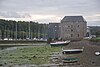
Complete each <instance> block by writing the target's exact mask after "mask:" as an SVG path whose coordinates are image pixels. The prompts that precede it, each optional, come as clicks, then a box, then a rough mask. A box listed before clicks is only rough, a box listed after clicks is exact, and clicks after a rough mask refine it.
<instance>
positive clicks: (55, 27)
mask: <svg viewBox="0 0 100 67" xmlns="http://www.w3.org/2000/svg"><path fill="white" fill-rule="evenodd" d="M47 34H48V35H47V37H48V38H52V39H55V38H60V23H49V25H48V33H47Z"/></svg>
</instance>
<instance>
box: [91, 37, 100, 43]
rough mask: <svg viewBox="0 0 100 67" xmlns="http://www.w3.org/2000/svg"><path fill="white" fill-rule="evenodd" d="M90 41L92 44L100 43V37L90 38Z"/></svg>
mask: <svg viewBox="0 0 100 67" xmlns="http://www.w3.org/2000/svg"><path fill="white" fill-rule="evenodd" d="M90 41H93V42H100V37H96V38H92V39H90Z"/></svg>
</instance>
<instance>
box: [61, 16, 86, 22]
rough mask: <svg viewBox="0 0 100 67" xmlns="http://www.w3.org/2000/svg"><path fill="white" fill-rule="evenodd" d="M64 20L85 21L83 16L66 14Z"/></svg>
mask: <svg viewBox="0 0 100 67" xmlns="http://www.w3.org/2000/svg"><path fill="white" fill-rule="evenodd" d="M62 21H68V22H84V21H85V20H84V18H83V16H65V17H64V18H63V19H62Z"/></svg>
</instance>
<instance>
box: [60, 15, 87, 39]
mask: <svg viewBox="0 0 100 67" xmlns="http://www.w3.org/2000/svg"><path fill="white" fill-rule="evenodd" d="M86 31H87V22H86V21H85V19H84V18H83V17H82V16H65V17H64V18H63V19H62V20H61V38H62V39H64V40H79V39H83V38H84V37H85V36H86Z"/></svg>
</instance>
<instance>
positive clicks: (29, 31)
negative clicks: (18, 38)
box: [29, 22, 30, 39]
mask: <svg viewBox="0 0 100 67" xmlns="http://www.w3.org/2000/svg"><path fill="white" fill-rule="evenodd" d="M29 39H30V22H29Z"/></svg>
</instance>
